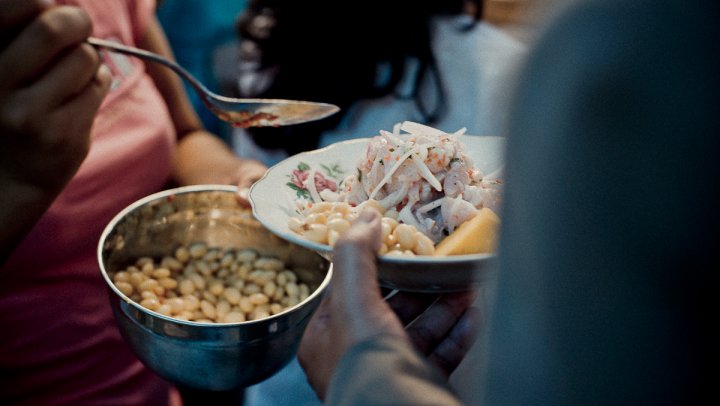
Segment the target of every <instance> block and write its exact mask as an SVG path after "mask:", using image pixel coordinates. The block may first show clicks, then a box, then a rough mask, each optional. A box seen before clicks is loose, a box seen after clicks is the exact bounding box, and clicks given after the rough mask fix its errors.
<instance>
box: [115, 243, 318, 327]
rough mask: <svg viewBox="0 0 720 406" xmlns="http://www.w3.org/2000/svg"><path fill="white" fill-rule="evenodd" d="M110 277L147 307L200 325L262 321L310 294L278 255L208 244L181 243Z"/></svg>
mask: <svg viewBox="0 0 720 406" xmlns="http://www.w3.org/2000/svg"><path fill="white" fill-rule="evenodd" d="M110 277H111V279H112V280H113V283H114V284H115V286H116V287H117V288H118V290H120V291H121V292H123V293H124V294H125V295H126V296H128V297H129V298H130V299H132V300H133V301H135V302H137V303H139V304H140V305H142V306H143V307H145V308H147V309H149V310H153V311H155V312H158V313H161V314H163V315H166V316H169V317H173V318H176V319H180V320H188V321H195V322H201V323H237V322H243V321H248V320H258V319H262V318H265V317H268V316H270V315H273V314H278V313H280V312H282V311H284V310H285V309H287V308H289V307H292V306H295V305H296V304H298V303H300V302H302V301H303V300H305V299H306V298H307V297H308V296H309V295H310V292H311V291H310V288H309V287H308V285H307V284H305V283H302V282H301V281H299V280H298V278H297V275H296V273H295V272H293V271H292V270H290V269H287V268H286V265H285V263H284V262H283V261H281V260H279V259H276V258H271V257H262V256H260V255H259V254H258V253H257V252H256V251H255V250H252V249H218V248H211V247H208V246H207V245H206V244H205V243H195V244H192V245H190V246H187V247H184V246H183V247H180V248H178V249H176V250H175V252H174V255H168V256H165V257H163V258H161V259H160V260H154V259H153V258H150V257H142V258H138V259H137V260H136V261H135V263H134V264H133V265H130V266H128V267H127V268H125V269H124V270H121V271H118V272H115V273H111V274H110Z"/></svg>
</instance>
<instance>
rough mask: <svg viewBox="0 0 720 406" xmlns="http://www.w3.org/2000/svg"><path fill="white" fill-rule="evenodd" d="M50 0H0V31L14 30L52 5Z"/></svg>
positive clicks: (3, 32)
mask: <svg viewBox="0 0 720 406" xmlns="http://www.w3.org/2000/svg"><path fill="white" fill-rule="evenodd" d="M53 3H54V2H53V1H52V0H2V1H0V33H2V35H3V37H4V36H5V34H6V33H8V32H12V31H15V30H17V29H19V28H21V27H22V26H24V25H25V24H27V23H28V22H30V20H32V19H33V18H34V17H35V16H37V15H38V14H40V13H41V12H43V11H44V10H47V9H48V8H49V7H50V6H52V5H53Z"/></svg>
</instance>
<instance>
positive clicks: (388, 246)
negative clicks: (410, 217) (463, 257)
mask: <svg viewBox="0 0 720 406" xmlns="http://www.w3.org/2000/svg"><path fill="white" fill-rule="evenodd" d="M365 208H368V209H374V210H377V211H378V212H379V213H380V214H381V215H382V216H383V217H382V220H381V221H382V238H383V243H382V245H381V246H380V251H379V254H380V255H405V256H414V255H432V254H433V253H434V252H435V245H434V244H433V242H432V240H431V239H430V238H429V237H428V236H426V235H425V234H423V233H421V232H420V231H418V230H417V229H416V228H415V227H413V226H411V225H409V224H404V223H400V222H398V221H397V220H396V219H395V217H394V216H393V213H390V212H386V211H385V209H384V208H383V207H382V206H380V204H379V203H377V201H375V200H368V201H367V202H365V203H364V204H363V209H365ZM394 213H395V214H397V212H394ZM356 218H357V210H356V208H353V207H351V206H350V205H349V204H348V203H345V202H332V203H331V202H321V203H317V204H313V205H312V206H310V207H308V208H307V209H305V211H304V212H303V216H302V217H290V219H288V228H290V230H292V231H293V232H295V233H297V234H299V235H302V236H303V237H305V238H307V239H308V240H310V241H313V242H316V243H320V244H328V245H331V246H332V245H335V242H336V241H337V239H338V237H339V236H340V235H341V234H342V233H343V232H344V231H345V230H347V229H348V228H350V224H351V223H352V222H353V221H354V220H355V219H356Z"/></svg>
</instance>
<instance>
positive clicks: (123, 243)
mask: <svg viewBox="0 0 720 406" xmlns="http://www.w3.org/2000/svg"><path fill="white" fill-rule="evenodd" d="M198 241H203V242H205V243H207V244H208V245H210V246H213V247H219V248H253V249H255V250H257V251H258V252H259V253H260V254H261V255H266V256H273V257H276V258H278V259H280V260H282V261H284V262H285V263H286V264H288V266H289V267H290V268H292V269H294V270H295V271H296V273H297V275H298V278H299V279H300V280H301V281H303V282H305V283H307V284H308V285H309V286H310V288H311V292H312V293H311V294H310V296H309V297H307V299H305V300H303V301H301V302H300V303H298V304H297V305H295V306H292V307H290V308H288V309H286V310H284V311H282V312H281V313H278V314H275V315H272V316H269V317H267V318H263V319H259V320H253V321H245V322H240V323H217V324H212V323H198V322H192V321H183V320H179V319H174V318H170V317H168V316H164V315H162V314H160V313H157V312H154V311H151V310H148V309H146V308H145V307H142V306H140V305H139V304H138V303H136V302H133V301H132V300H131V299H130V298H129V297H127V296H126V295H125V294H123V293H122V292H121V291H120V290H118V289H117V288H116V287H115V285H114V283H113V282H112V280H111V278H110V274H112V273H113V272H115V271H117V270H120V269H122V268H123V267H125V266H127V265H128V264H129V263H131V262H132V261H134V260H135V259H137V258H139V257H143V256H147V257H154V258H158V257H161V256H163V255H168V254H169V253H172V252H173V251H174V249H175V248H177V247H178V246H181V245H189V244H191V243H193V242H198ZM98 260H99V263H100V269H101V272H102V276H103V277H104V278H105V280H106V282H107V285H108V290H109V294H110V302H111V305H112V308H113V312H114V314H115V319H116V321H117V323H118V326H119V328H120V331H121V333H122V335H123V337H124V339H125V340H126V341H127V342H128V344H129V345H130V347H131V348H132V350H133V351H134V352H135V354H136V355H137V357H138V358H139V359H140V360H141V361H142V362H143V363H144V364H145V365H146V366H147V367H148V368H150V369H151V370H153V371H154V372H156V373H157V374H158V375H160V376H162V377H163V378H165V379H167V380H169V381H170V382H173V383H175V384H176V385H179V386H182V387H189V388H194V389H199V390H207V391H230V390H234V389H238V388H243V387H247V386H249V385H252V384H254V383H257V382H260V381H262V380H264V379H265V378H267V377H269V376H271V375H272V374H274V373H275V372H277V371H278V370H280V369H281V368H282V367H283V366H285V365H286V364H287V363H289V362H290V361H291V360H292V358H293V357H294V356H295V354H296V351H297V347H298V345H299V342H300V338H301V337H302V334H303V332H304V330H305V327H306V326H307V323H308V322H309V319H310V317H311V315H312V313H313V312H314V311H315V310H316V309H317V307H318V305H319V304H320V300H321V297H322V295H323V293H324V291H325V289H326V288H327V285H328V284H329V282H330V278H331V276H332V269H331V266H330V263H329V262H328V261H327V260H325V259H324V258H322V257H321V256H320V255H318V254H317V253H315V252H313V251H312V250H310V249H307V248H303V247H301V246H299V245H296V244H294V243H290V242H288V241H285V240H283V239H281V238H278V237H276V236H275V235H273V234H272V233H270V232H269V231H267V230H266V229H265V228H264V227H263V226H262V225H260V223H259V222H257V221H256V220H255V219H254V218H253V217H252V214H250V212H249V211H248V210H245V209H242V208H240V207H239V205H238V204H237V202H236V200H235V188H233V187H229V186H217V185H205V186H191V187H183V188H177V189H171V190H166V191H164V192H160V193H156V194H154V195H151V196H148V197H146V198H144V199H141V200H139V201H137V202H135V203H133V204H132V205H130V206H128V207H127V208H126V209H125V210H123V211H122V212H121V213H119V214H118V215H117V216H116V217H115V218H114V219H113V220H112V221H111V222H110V223H109V224H108V226H107V227H106V229H105V231H104V232H103V234H102V236H101V238H100V242H99V245H98Z"/></svg>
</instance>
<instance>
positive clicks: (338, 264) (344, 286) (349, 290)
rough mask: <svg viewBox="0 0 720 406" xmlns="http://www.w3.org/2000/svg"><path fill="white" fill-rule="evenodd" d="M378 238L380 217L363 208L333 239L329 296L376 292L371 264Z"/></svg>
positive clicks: (375, 271)
mask: <svg viewBox="0 0 720 406" xmlns="http://www.w3.org/2000/svg"><path fill="white" fill-rule="evenodd" d="M380 237H381V231H380V216H379V215H378V213H377V212H376V211H374V210H365V211H363V212H361V213H360V215H359V216H358V218H357V220H356V221H355V222H354V223H353V225H352V227H350V228H349V229H348V230H347V231H346V232H345V233H343V235H342V236H341V237H340V238H339V239H338V240H337V242H336V243H335V246H334V250H333V267H334V268H333V269H334V270H333V273H334V275H333V288H332V291H333V293H332V294H333V295H341V296H342V297H345V300H347V298H353V297H356V296H364V295H363V293H374V292H377V295H380V289H379V287H378V285H377V267H376V264H375V263H376V258H377V251H378V249H379V248H380V242H381V241H380V240H381V238H380ZM358 299H361V297H358Z"/></svg>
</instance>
